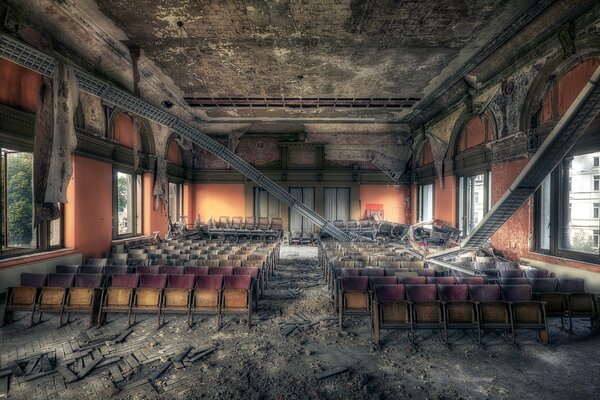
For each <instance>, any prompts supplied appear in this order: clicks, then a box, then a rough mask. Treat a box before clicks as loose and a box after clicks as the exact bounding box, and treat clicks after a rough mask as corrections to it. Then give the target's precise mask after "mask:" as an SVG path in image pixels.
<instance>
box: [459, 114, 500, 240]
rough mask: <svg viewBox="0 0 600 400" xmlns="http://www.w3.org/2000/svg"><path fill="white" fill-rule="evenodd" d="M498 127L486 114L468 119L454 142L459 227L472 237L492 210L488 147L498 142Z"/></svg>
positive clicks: (490, 115) (491, 117)
mask: <svg viewBox="0 0 600 400" xmlns="http://www.w3.org/2000/svg"><path fill="white" fill-rule="evenodd" d="M463 121H464V120H463ZM495 126H496V125H495V121H494V118H493V115H492V114H491V113H489V112H485V113H484V114H482V115H480V116H473V117H470V118H469V119H467V120H466V122H464V123H463V125H462V128H461V129H460V130H459V131H458V133H457V134H455V137H454V140H453V144H452V146H453V151H454V154H455V155H454V166H455V173H456V176H457V177H458V223H459V227H460V229H461V230H462V232H463V235H468V234H469V233H470V232H471V231H472V230H473V228H474V227H475V226H476V225H477V224H479V222H481V220H482V219H483V216H484V215H485V214H486V213H487V212H488V210H489V209H490V207H491V195H490V193H491V190H490V188H491V154H490V151H489V147H488V146H487V143H488V142H491V141H492V140H494V139H495Z"/></svg>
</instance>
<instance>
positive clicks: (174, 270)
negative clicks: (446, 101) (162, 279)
mask: <svg viewBox="0 0 600 400" xmlns="http://www.w3.org/2000/svg"><path fill="white" fill-rule="evenodd" d="M184 272H185V267H184V266H182V265H162V266H161V267H160V273H161V274H167V275H183V274H184Z"/></svg>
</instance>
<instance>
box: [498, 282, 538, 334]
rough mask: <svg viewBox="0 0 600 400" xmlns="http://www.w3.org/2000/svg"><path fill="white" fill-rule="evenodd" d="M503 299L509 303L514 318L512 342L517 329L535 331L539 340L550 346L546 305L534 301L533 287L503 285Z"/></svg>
mask: <svg viewBox="0 0 600 400" xmlns="http://www.w3.org/2000/svg"><path fill="white" fill-rule="evenodd" d="M501 289H502V298H503V299H504V301H506V302H508V305H509V308H510V312H511V317H512V342H513V343H514V342H515V331H516V330H517V329H535V330H537V331H538V339H539V340H540V342H542V343H544V344H548V341H549V336H548V324H547V321H546V308H545V304H544V303H543V302H540V301H534V300H533V297H532V295H533V293H532V289H531V285H529V284H527V285H502V286H501Z"/></svg>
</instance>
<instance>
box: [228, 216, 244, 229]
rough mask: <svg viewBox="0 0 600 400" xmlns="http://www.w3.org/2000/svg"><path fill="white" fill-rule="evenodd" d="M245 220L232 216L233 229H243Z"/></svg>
mask: <svg viewBox="0 0 600 400" xmlns="http://www.w3.org/2000/svg"><path fill="white" fill-rule="evenodd" d="M243 221H244V220H243V219H242V217H232V218H231V229H242V226H243V225H244V222H243Z"/></svg>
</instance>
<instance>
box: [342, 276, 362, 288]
mask: <svg viewBox="0 0 600 400" xmlns="http://www.w3.org/2000/svg"><path fill="white" fill-rule="evenodd" d="M340 288H341V289H342V290H369V277H368V276H346V277H343V278H341V282H340Z"/></svg>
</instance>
